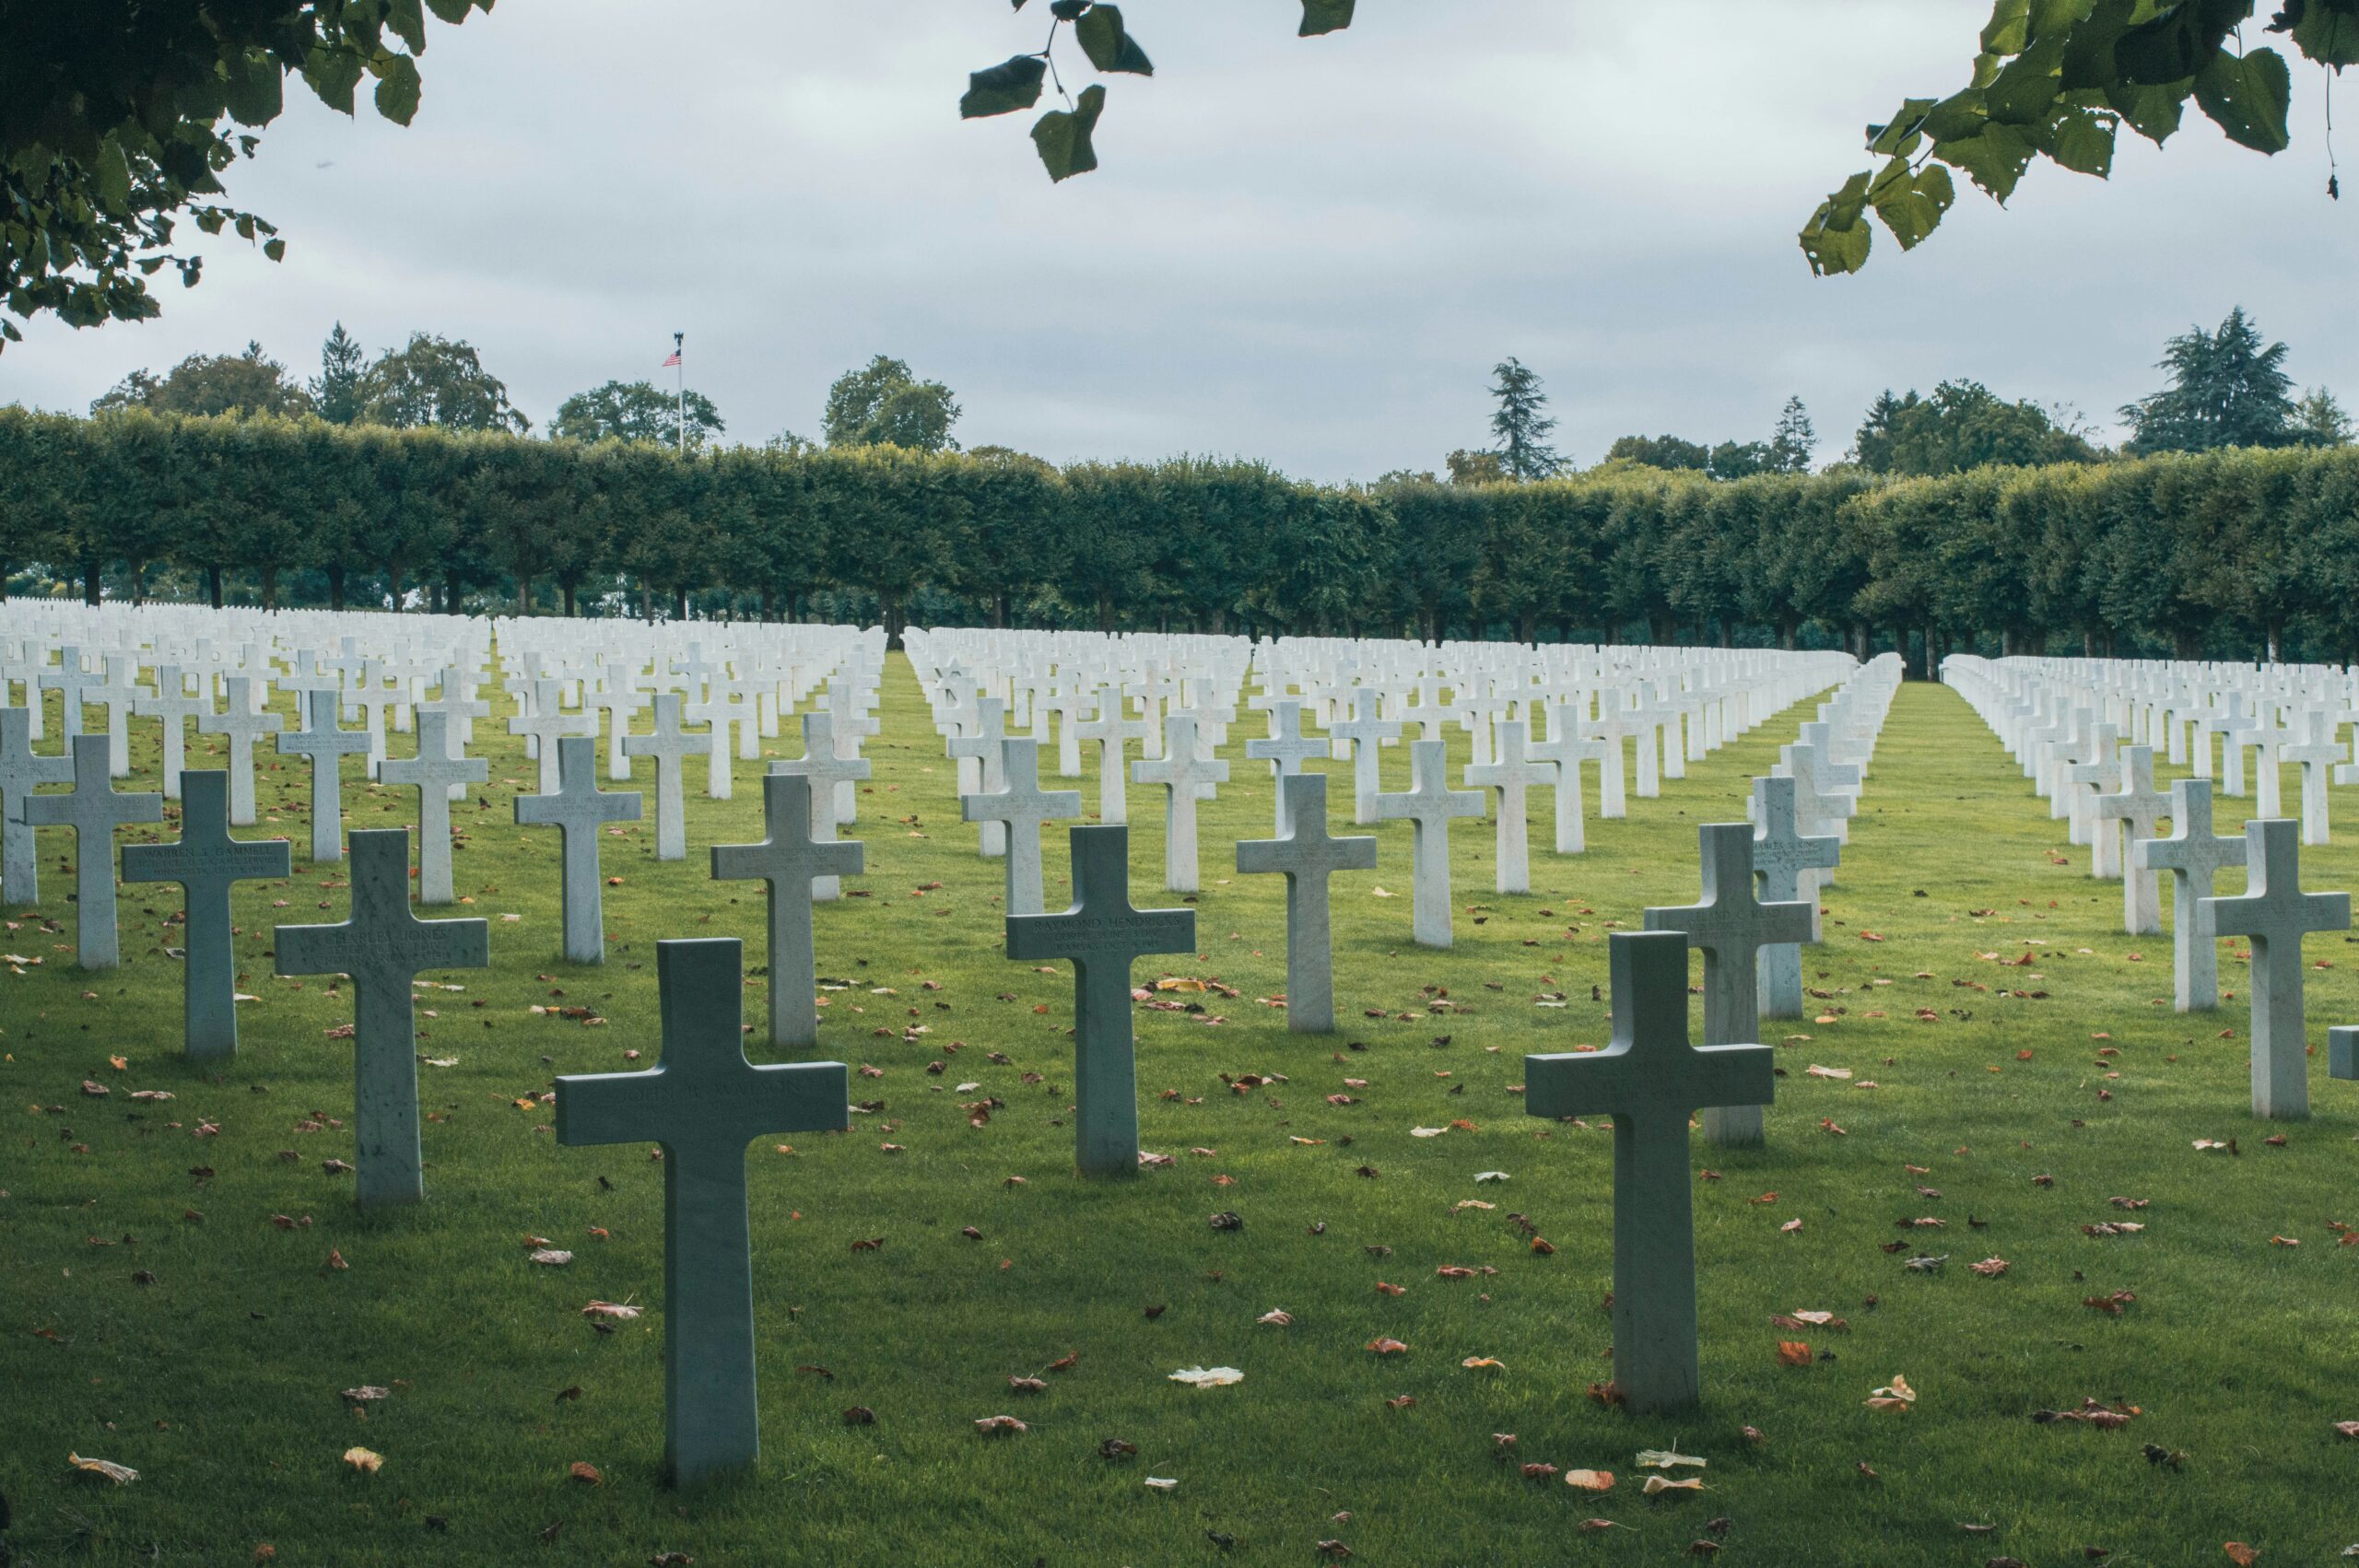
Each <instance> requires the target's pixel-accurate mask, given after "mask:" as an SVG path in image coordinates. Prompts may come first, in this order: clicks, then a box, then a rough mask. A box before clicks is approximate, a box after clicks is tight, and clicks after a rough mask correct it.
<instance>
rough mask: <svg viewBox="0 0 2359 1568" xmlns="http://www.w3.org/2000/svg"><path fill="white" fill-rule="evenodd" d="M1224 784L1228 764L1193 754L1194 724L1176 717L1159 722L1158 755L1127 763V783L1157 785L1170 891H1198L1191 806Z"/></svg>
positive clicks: (1185, 717) (1166, 882)
mask: <svg viewBox="0 0 2359 1568" xmlns="http://www.w3.org/2000/svg"><path fill="white" fill-rule="evenodd" d="M1227 780H1228V764H1227V763H1226V762H1224V761H1222V760H1221V759H1219V758H1218V757H1211V758H1205V757H1200V756H1198V755H1196V720H1195V719H1194V717H1193V716H1192V715H1190V714H1185V713H1175V714H1172V715H1171V716H1169V717H1168V718H1167V719H1165V720H1164V721H1163V755H1161V756H1159V757H1155V758H1152V759H1149V760H1147V761H1144V762H1134V763H1133V764H1131V782H1132V783H1133V784H1160V785H1162V786H1163V787H1164V803H1163V885H1164V886H1165V887H1167V888H1168V889H1169V890H1170V891H1171V892H1173V893H1193V892H1195V891H1196V888H1197V881H1198V874H1199V873H1198V871H1197V857H1196V802H1197V801H1198V800H1199V799H1200V798H1202V796H1203V795H1204V794H1209V793H1210V792H1211V791H1212V790H1213V788H1214V786H1215V785H1218V784H1224V783H1226V782H1227Z"/></svg>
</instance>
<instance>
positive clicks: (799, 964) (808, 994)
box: [712, 773, 867, 1046]
mask: <svg viewBox="0 0 2359 1568" xmlns="http://www.w3.org/2000/svg"><path fill="white" fill-rule="evenodd" d="M811 818H812V789H811V780H810V779H809V778H805V777H804V776H803V775H801V774H794V773H766V774H764V775H763V776H762V825H763V828H764V835H763V838H762V841H761V842H760V843H758V844H716V845H714V846H713V847H712V876H713V880H714V881H716V882H743V881H752V880H755V879H757V878H758V879H759V880H761V881H762V882H764V883H768V884H769V993H770V1044H771V1045H773V1046H808V1045H816V1043H817V1042H818V1038H819V1010H818V1007H817V1004H816V993H817V991H818V989H819V981H818V971H817V966H816V965H817V960H816V958H815V957H814V956H813V953H812V934H811V884H812V883H814V882H815V881H816V880H817V879H818V878H820V877H822V876H825V877H828V878H830V879H833V878H839V877H844V876H849V875H852V874H854V873H856V872H859V871H860V869H861V867H862V865H863V861H864V857H865V856H866V854H867V848H866V847H865V846H864V845H862V844H859V843H857V842H837V841H836V840H835V839H834V838H833V837H829V838H828V839H827V840H824V841H823V840H821V839H819V838H817V837H816V836H815V835H814V834H813V833H812V831H811Z"/></svg>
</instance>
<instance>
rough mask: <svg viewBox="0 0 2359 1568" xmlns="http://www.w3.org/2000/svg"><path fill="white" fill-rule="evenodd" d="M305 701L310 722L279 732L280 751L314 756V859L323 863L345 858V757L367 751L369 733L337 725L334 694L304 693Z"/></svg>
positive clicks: (294, 754) (312, 801)
mask: <svg viewBox="0 0 2359 1568" xmlns="http://www.w3.org/2000/svg"><path fill="white" fill-rule="evenodd" d="M303 700H304V702H305V703H306V704H307V705H308V706H309V708H310V710H311V723H310V725H309V726H308V727H307V728H305V729H301V730H282V731H279V733H278V754H279V755H281V756H288V755H293V756H303V757H309V758H310V759H311V862H312V863H313V864H314V865H323V864H327V863H329V862H332V861H336V860H343V859H344V766H343V765H344V759H345V758H346V757H347V756H351V755H357V754H358V753H361V752H365V751H367V750H368V749H369V735H368V732H367V731H362V730H340V729H338V728H337V727H336V721H335V716H336V700H335V693H334V692H332V691H310V692H305V693H304V694H303Z"/></svg>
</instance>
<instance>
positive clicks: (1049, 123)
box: [1032, 83, 1106, 183]
mask: <svg viewBox="0 0 2359 1568" xmlns="http://www.w3.org/2000/svg"><path fill="white" fill-rule="evenodd" d="M1105 107H1106V89H1105V88H1101V87H1099V86H1097V84H1095V83H1092V84H1091V85H1090V86H1088V87H1086V88H1082V90H1081V98H1080V100H1079V101H1078V102H1077V103H1075V105H1074V107H1073V108H1072V109H1070V110H1065V109H1055V110H1050V111H1049V112H1048V113H1046V114H1043V115H1041V116H1040V118H1039V119H1038V120H1037V121H1034V122H1033V124H1032V144H1033V146H1037V147H1039V149H1040V164H1041V167H1042V168H1044V169H1046V170H1048V171H1049V179H1050V182H1051V183H1053V182H1055V181H1060V180H1070V179H1072V178H1073V177H1074V175H1076V174H1086V173H1088V172H1089V171H1090V170H1093V169H1095V168H1097V148H1096V147H1095V146H1092V145H1091V143H1090V136H1091V135H1092V133H1094V132H1095V131H1096V130H1097V116H1098V114H1099V113H1100V112H1101V111H1104V109H1105Z"/></svg>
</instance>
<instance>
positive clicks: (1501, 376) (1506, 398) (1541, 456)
mask: <svg viewBox="0 0 2359 1568" xmlns="http://www.w3.org/2000/svg"><path fill="white" fill-rule="evenodd" d="M1491 373H1492V374H1493V375H1495V376H1496V377H1497V378H1498V380H1497V381H1496V383H1494V384H1493V385H1492V387H1491V395H1492V396H1493V397H1495V398H1497V399H1498V400H1499V408H1498V412H1497V413H1496V414H1494V415H1491V434H1492V435H1494V436H1496V437H1497V438H1498V445H1497V447H1496V449H1494V450H1496V451H1497V452H1498V454H1499V466H1500V467H1501V468H1503V469H1505V470H1506V471H1507V476H1508V478H1510V479H1546V478H1548V477H1549V476H1551V475H1552V474H1556V473H1558V472H1560V471H1561V470H1562V469H1563V468H1564V466H1565V460H1564V459H1563V458H1562V457H1559V456H1558V455H1557V454H1556V449H1555V448H1554V447H1552V446H1550V445H1548V433H1549V432H1550V431H1551V430H1554V429H1555V427H1556V421H1555V417H1554V416H1553V415H1550V414H1549V412H1548V394H1547V393H1546V392H1542V391H1541V390H1540V373H1539V372H1538V371H1536V370H1533V369H1531V368H1529V367H1528V366H1526V365H1525V364H1524V363H1523V361H1521V360H1520V359H1518V358H1516V357H1513V356H1512V355H1510V356H1509V357H1507V358H1505V359H1502V360H1500V361H1499V362H1498V363H1497V364H1496V365H1495V366H1493V367H1492V368H1491Z"/></svg>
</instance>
